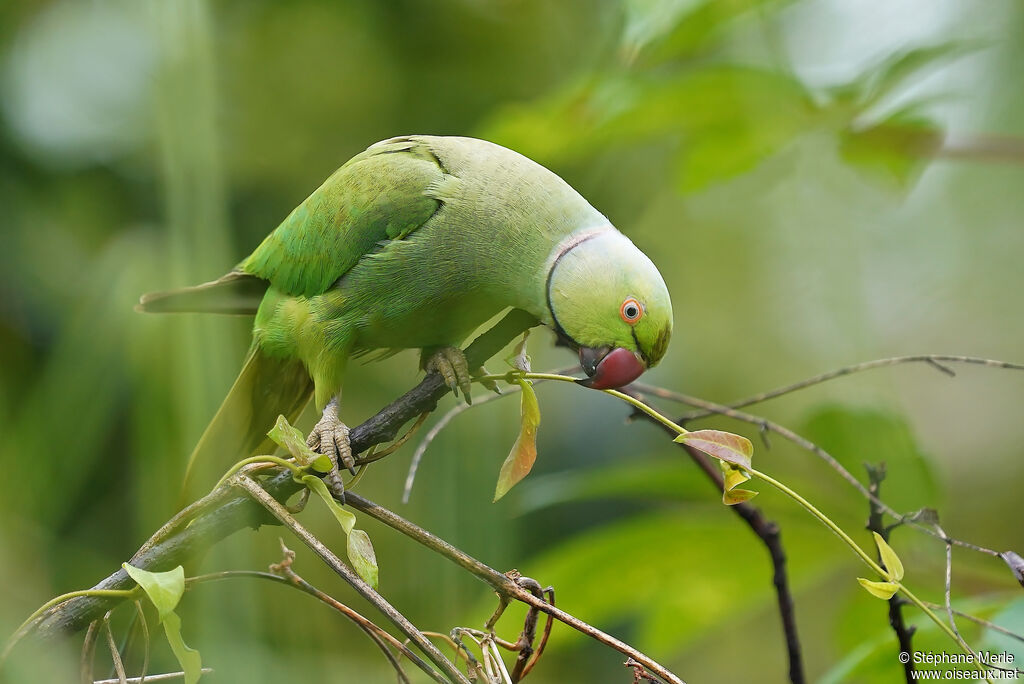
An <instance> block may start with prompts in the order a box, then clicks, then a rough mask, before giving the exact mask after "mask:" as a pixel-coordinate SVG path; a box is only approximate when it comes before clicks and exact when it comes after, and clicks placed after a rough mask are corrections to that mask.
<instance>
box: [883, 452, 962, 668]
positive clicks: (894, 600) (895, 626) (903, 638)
mask: <svg viewBox="0 0 1024 684" xmlns="http://www.w3.org/2000/svg"><path fill="white" fill-rule="evenodd" d="M864 465H865V468H867V471H868V481H869V482H870V483H871V484H870V491H871V493H872V494H874V495H875V496H876V497H877V496H878V492H879V490H880V489H881V486H882V481H883V480H884V479H885V474H886V470H885V464H884V463H880V464H878V465H871V464H867V463H866V464H864ZM868 509H869V514H868V524H867V529H868V530H870V531H871V532H877V533H878V534H879V535H881V537H882V539H884V540H885V541H886V542H888V541H889V534H890V533H891V532H892V529H893V528H891V527H886V526H885V523H884V522H883V521H882V509H881V508H879V507H878V506H877V505H875V503H874V502H869V504H868ZM952 548H953V547H952V546H950V545H949V544H947V545H946V549H947V550H948V549H952ZM878 560H879V563H881V562H882V554H881V551H879V552H878ZM947 570H948V567H947ZM947 581H948V580H947ZM904 603H905V601H904V600H903V598H901V597H900V595H899V594H893V595H892V596H891V597H890V598H889V600H888V604H889V626H890V627H892V631H893V632H895V633H896V641H897V643H898V644H899V648H900V652H901V653H906V654H908V655H910V654H912V653H913V652H914V644H913V641H912V639H913V636H914V632H915V631H917V628H916V627H914V626H913V625H911V626H909V627H908V626H907V623H906V621H905V620H904V619H903V604H904ZM953 629H954V631H955V630H956V626H955V625H954V626H953ZM956 634H957V636H959V635H960V633H959V632H956ZM900 662H901V663H903V676H904V677H905V678H906V680H907V684H914V682H916V681H917V676H916V673H915V671H914V670H915V668H914V659H913V658H910V657H908V658H907V659H906V660H904V659H903V658H900Z"/></svg>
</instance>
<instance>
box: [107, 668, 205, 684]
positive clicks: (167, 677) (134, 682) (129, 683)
mask: <svg viewBox="0 0 1024 684" xmlns="http://www.w3.org/2000/svg"><path fill="white" fill-rule="evenodd" d="M199 671H200V672H201V673H202V674H211V673H212V672H213V668H212V667H204V668H202V669H201V670H199ZM184 677H185V673H184V672H164V673H163V674H155V675H149V676H148V677H145V681H146V682H169V681H171V680H173V679H183V678H184ZM125 682H126V684H144V682H143V677H129V678H128V679H126V680H125ZM91 684H118V681H117V680H116V679H98V680H96V681H95V682H91Z"/></svg>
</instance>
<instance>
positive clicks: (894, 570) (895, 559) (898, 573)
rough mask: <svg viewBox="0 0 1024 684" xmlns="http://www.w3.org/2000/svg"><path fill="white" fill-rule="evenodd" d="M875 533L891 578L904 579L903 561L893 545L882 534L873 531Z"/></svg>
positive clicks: (883, 561) (879, 553) (880, 552)
mask: <svg viewBox="0 0 1024 684" xmlns="http://www.w3.org/2000/svg"><path fill="white" fill-rule="evenodd" d="M872 534H874V535H875V544H876V545H877V546H878V555H879V556H881V557H882V563H883V564H884V565H885V570H886V573H887V574H888V577H889V579H891V580H896V581H897V582H899V581H900V580H901V579H903V561H901V560H900V557H899V556H897V555H896V552H895V551H893V550H892V547H891V546H889V544H888V543H886V541H885V539H883V538H882V535H880V534H878V533H877V532H872Z"/></svg>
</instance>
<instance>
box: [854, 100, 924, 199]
mask: <svg viewBox="0 0 1024 684" xmlns="http://www.w3.org/2000/svg"><path fill="white" fill-rule="evenodd" d="M943 137H944V134H943V132H942V130H941V129H940V128H939V126H938V125H937V124H935V123H934V122H932V121H929V120H927V119H923V118H911V117H909V116H905V115H894V116H891V117H889V118H887V119H885V120H884V121H880V122H878V123H875V124H872V125H871V126H868V127H865V128H857V129H854V128H848V129H846V130H843V131H840V132H839V153H840V155H841V156H842V158H843V160H844V161H846V162H847V163H848V164H851V165H853V166H855V167H857V168H858V169H859V170H861V171H863V172H866V173H868V174H870V175H871V176H872V177H874V178H876V179H878V180H880V181H882V182H883V183H884V184H887V185H891V186H893V187H894V188H895V189H897V190H899V191H906V190H908V189H909V188H910V186H911V185H913V183H914V182H915V181H916V180H917V178H918V176H920V175H921V172H922V171H923V170H924V167H925V166H926V165H927V163H928V162H929V161H931V160H932V158H933V157H934V156H935V154H936V152H938V150H939V148H941V147H942V140H943Z"/></svg>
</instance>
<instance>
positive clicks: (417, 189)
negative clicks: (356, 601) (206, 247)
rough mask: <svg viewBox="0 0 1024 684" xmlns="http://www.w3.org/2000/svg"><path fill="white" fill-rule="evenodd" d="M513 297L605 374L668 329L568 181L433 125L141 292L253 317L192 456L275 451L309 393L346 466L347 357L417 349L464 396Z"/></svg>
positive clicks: (162, 307) (616, 377)
mask: <svg viewBox="0 0 1024 684" xmlns="http://www.w3.org/2000/svg"><path fill="white" fill-rule="evenodd" d="M508 307H512V308H517V309H523V310H525V311H527V312H529V313H530V314H532V315H533V316H534V317H536V318H537V319H538V320H539V321H541V322H542V323H544V324H546V325H547V326H549V327H550V328H552V329H553V330H554V331H555V332H556V334H557V335H558V337H559V338H560V340H561V341H562V342H564V343H566V344H568V345H569V346H571V347H573V348H575V349H577V350H578V351H579V355H580V362H581V365H582V367H583V369H584V371H585V372H586V374H587V376H588V378H587V379H585V380H583V381H582V383H583V384H586V385H588V386H590V387H594V388H611V387H619V386H622V385H625V384H628V383H629V382H632V381H633V380H635V379H636V378H637V377H638V376H639V375H640V374H641V373H642V372H643V371H644V370H645V369H646V368H649V367H651V366H653V365H654V364H656V363H657V362H658V361H659V360H660V359H661V358H662V356H663V355H664V353H665V348H666V346H667V344H668V340H669V336H670V333H671V330H672V307H671V303H670V301H669V295H668V291H667V289H666V288H665V283H664V281H663V280H662V277H661V275H660V274H659V273H658V270H657V268H656V267H655V266H654V264H653V263H651V260H650V259H648V258H647V256H645V255H644V254H643V253H642V252H641V251H640V250H639V249H637V248H636V247H635V246H634V245H633V243H632V242H631V241H630V240H629V239H628V238H627V237H625V236H624V235H623V234H622V233H620V232H619V231H618V230H616V229H615V228H614V227H613V226H612V225H611V224H610V223H609V221H608V219H606V218H605V217H604V216H603V215H602V214H601V213H600V212H598V211H597V210H596V209H594V208H593V207H592V206H590V204H589V203H587V201H586V200H584V199H583V197H581V196H580V195H579V193H577V192H576V191H575V190H573V189H572V188H571V187H570V186H569V185H568V184H567V183H566V182H565V181H563V180H562V179H561V178H559V177H558V176H557V175H555V174H554V173H552V172H551V171H549V170H548V169H546V168H544V167H543V166H540V165H539V164H537V163H535V162H533V161H531V160H529V159H527V158H526V157H524V156H522V155H520V154H517V153H516V152H513V151H511V150H509V149H506V148H504V147H501V146H499V145H495V144H493V143H489V142H486V141H483V140H476V139H472V138H460V137H432V136H407V137H399V138H392V139H390V140H384V141H382V142H379V143H377V144H375V145H372V146H371V147H370V148H368V149H367V150H366V151H364V152H362V153H361V154H358V155H356V156H355V157H353V158H352V159H350V160H349V161H348V162H347V163H346V164H345V165H344V166H342V167H341V168H340V169H338V170H337V171H336V172H335V173H334V174H333V175H331V176H330V178H328V179H327V180H326V181H325V182H324V184H323V185H321V186H320V187H319V188H318V189H317V190H316V191H314V192H313V194H312V195H310V196H309V197H308V198H307V199H306V200H305V201H304V202H303V203H302V204H300V205H299V206H298V207H296V208H295V210H293V211H292V212H291V214H289V216H288V217H287V218H286V219H285V220H284V221H283V222H282V223H281V224H280V225H279V226H278V227H277V228H276V229H275V230H274V231H273V232H272V233H270V235H268V236H267V238H266V239H265V240H264V241H263V243H262V244H260V246H259V247H257V248H256V251H254V252H253V253H252V254H251V255H249V256H248V257H247V258H246V259H244V260H243V261H242V262H241V263H240V264H238V266H236V267H235V268H234V270H232V271H231V272H230V273H228V274H227V275H225V276H223V277H221V278H220V279H218V280H215V281H212V282H209V283H205V284H202V285H198V286H195V287H191V288H185V289H182V290H176V291H172V292H165V293H155V294H150V295H146V296H144V297H142V300H141V302H140V305H139V309H140V310H143V311H150V312H182V311H204V312H218V313H233V314H250V315H255V324H254V326H253V342H252V347H251V349H250V352H249V355H248V358H247V360H246V362H245V366H244V367H243V369H242V371H241V373H240V375H239V377H238V379H237V380H236V381H235V384H234V386H233V387H232V389H231V392H230V393H229V395H228V397H227V398H226V399H225V401H224V404H223V405H222V406H221V408H220V410H219V411H218V413H217V415H216V416H215V418H214V420H213V422H212V423H211V424H210V426H209V427H208V428H207V429H206V432H205V433H204V435H203V438H202V439H201V440H200V443H199V445H198V446H197V447H196V451H195V453H193V459H192V460H193V461H194V460H196V458H197V457H198V458H203V457H204V456H205V452H213V451H227V452H228V454H230V456H231V457H232V458H236V459H240V458H243V457H246V456H249V455H251V454H252V453H254V452H256V450H257V449H260V448H266V447H269V444H268V443H267V442H266V433H267V430H268V429H269V428H270V427H271V426H272V425H273V422H274V420H275V418H276V417H277V415H278V414H284V415H285V416H286V417H288V418H289V419H290V420H292V421H294V420H295V419H296V418H297V416H298V414H299V413H300V412H301V410H302V409H303V407H304V406H305V405H306V403H307V402H308V400H309V398H310V396H311V395H312V396H313V397H314V398H315V401H316V406H317V409H319V410H321V411H322V412H323V414H322V418H321V419H320V421H319V422H318V423H317V425H316V426H315V427H314V429H313V431H312V432H311V433H310V435H309V440H310V445H311V446H312V447H313V448H314V449H315V450H316V451H318V452H320V453H324V454H326V455H328V456H329V457H331V459H332V460H333V461H335V463H337V461H338V460H339V459H340V460H341V462H342V463H344V464H345V465H346V466H348V467H349V468H351V465H352V463H353V457H352V453H351V450H350V448H349V444H348V429H347V428H346V427H345V425H344V423H342V422H341V420H340V418H339V415H338V410H339V398H340V395H341V387H342V379H343V377H344V373H345V366H346V364H347V362H348V360H349V358H351V357H352V356H353V355H356V354H361V353H365V352H368V351H373V350H392V349H394V350H397V349H408V348H419V349H421V350H423V359H424V360H425V363H424V364H423V365H424V367H425V368H427V369H433V370H438V371H440V372H442V374H443V375H444V376H445V379H446V381H447V382H448V384H449V385H450V386H451V387H452V389H453V390H455V389H456V388H460V387H461V388H462V390H463V393H464V395H466V396H467V398H468V387H469V373H468V370H469V369H467V368H466V363H465V359H464V357H463V356H462V355H461V352H459V351H458V349H457V348H456V345H458V344H460V343H461V342H462V341H463V340H464V339H465V338H466V337H467V336H468V335H469V334H470V333H471V332H472V331H473V330H474V329H475V328H477V327H478V326H480V325H481V324H482V323H484V322H485V321H487V320H488V319H490V318H491V317H492V316H494V315H496V314H498V313H500V312H501V311H502V310H504V309H506V308H508ZM212 455H214V454H211V456H212ZM225 456H226V455H225ZM225 456H221V458H222V459H223V458H225ZM333 479H334V480H336V479H337V474H336V472H335V473H334V474H333Z"/></svg>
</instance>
